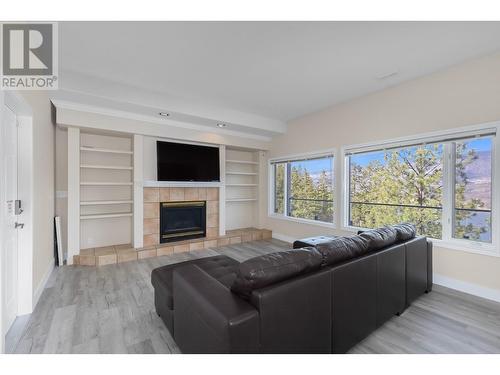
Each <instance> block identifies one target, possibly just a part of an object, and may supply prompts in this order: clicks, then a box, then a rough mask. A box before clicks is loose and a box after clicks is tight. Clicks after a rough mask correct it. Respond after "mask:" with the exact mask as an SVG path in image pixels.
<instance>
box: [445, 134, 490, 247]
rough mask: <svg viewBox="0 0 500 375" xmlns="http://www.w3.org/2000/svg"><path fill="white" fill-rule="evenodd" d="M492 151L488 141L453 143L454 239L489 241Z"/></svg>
mask: <svg viewBox="0 0 500 375" xmlns="http://www.w3.org/2000/svg"><path fill="white" fill-rule="evenodd" d="M492 148H493V142H492V139H491V138H482V139H473V140H464V141H460V142H456V143H455V144H454V150H455V155H456V156H455V186H454V190H455V194H454V196H455V205H454V211H455V212H454V217H453V237H454V238H458V239H468V240H475V241H481V242H491V237H492V233H491V232H492V227H491V175H492V168H491V167H492V158H491V153H492Z"/></svg>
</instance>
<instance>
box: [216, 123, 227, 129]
mask: <svg viewBox="0 0 500 375" xmlns="http://www.w3.org/2000/svg"><path fill="white" fill-rule="evenodd" d="M217 126H218V127H219V128H225V127H226V126H227V125H226V124H224V123H222V122H219V123H218V124H217Z"/></svg>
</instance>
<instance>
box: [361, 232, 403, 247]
mask: <svg viewBox="0 0 500 375" xmlns="http://www.w3.org/2000/svg"><path fill="white" fill-rule="evenodd" d="M358 236H359V237H361V238H363V239H364V240H365V241H366V242H367V243H368V251H377V250H380V249H382V248H384V247H387V246H390V245H392V244H394V243H396V241H397V231H396V229H394V228H392V227H383V228H377V229H372V230H367V231H366V232H363V233H361V234H359V235H358Z"/></svg>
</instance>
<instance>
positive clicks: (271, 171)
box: [268, 148, 339, 228]
mask: <svg viewBox="0 0 500 375" xmlns="http://www.w3.org/2000/svg"><path fill="white" fill-rule="evenodd" d="M323 157H324V158H326V157H333V160H332V188H333V220H332V222H331V223H330V222H327V221H319V220H311V219H302V218H298V217H293V216H288V215H287V211H288V191H287V190H288V189H287V188H286V186H287V173H285V181H284V184H283V186H284V189H283V190H284V194H283V197H284V204H283V212H282V213H275V212H274V208H275V182H276V179H275V168H274V166H275V164H276V163H280V162H281V163H284V162H290V161H300V160H305V159H317V158H323ZM337 159H338V157H337V150H336V149H334V148H332V149H326V150H321V151H313V152H308V153H302V154H293V155H286V156H281V157H276V158H272V159H269V160H268V187H269V192H268V197H270V198H271V199H268V217H270V218H273V219H280V220H286V221H291V222H296V223H302V224H310V225H316V226H320V227H326V228H337V214H338V207H339V205H338V201H339V200H338V187H337V186H336V184H335V180H336V170H337V164H338V162H337Z"/></svg>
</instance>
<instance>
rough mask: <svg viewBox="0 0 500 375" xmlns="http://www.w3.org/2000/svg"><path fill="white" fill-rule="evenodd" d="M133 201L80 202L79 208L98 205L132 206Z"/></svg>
mask: <svg viewBox="0 0 500 375" xmlns="http://www.w3.org/2000/svg"><path fill="white" fill-rule="evenodd" d="M132 203H134V201H133V200H125V201H82V202H80V206H98V205H109V204H132Z"/></svg>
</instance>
